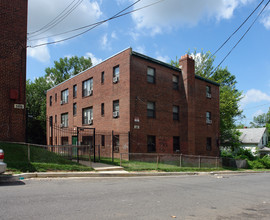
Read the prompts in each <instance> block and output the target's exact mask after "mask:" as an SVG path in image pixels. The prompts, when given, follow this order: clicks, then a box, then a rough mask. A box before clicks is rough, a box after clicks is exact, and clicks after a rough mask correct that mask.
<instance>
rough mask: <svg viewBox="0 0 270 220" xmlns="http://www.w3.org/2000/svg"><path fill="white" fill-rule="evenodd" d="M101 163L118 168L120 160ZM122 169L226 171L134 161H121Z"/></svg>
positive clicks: (102, 159)
mask: <svg viewBox="0 0 270 220" xmlns="http://www.w3.org/2000/svg"><path fill="white" fill-rule="evenodd" d="M100 162H101V163H106V164H112V165H116V166H120V159H118V158H114V162H112V159H111V158H105V157H101V158H100ZM121 166H122V167H124V169H125V170H127V171H152V170H157V171H163V172H211V171H219V170H226V169H224V168H221V167H220V168H205V167H202V168H198V167H179V166H177V165H175V164H165V163H159V164H158V166H157V163H156V162H142V161H134V160H130V161H127V160H122V164H121Z"/></svg>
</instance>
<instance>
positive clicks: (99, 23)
mask: <svg viewBox="0 0 270 220" xmlns="http://www.w3.org/2000/svg"><path fill="white" fill-rule="evenodd" d="M140 1H141V0H138V1H136V2H134V3H133V4H131V5H130V6H128V7H126V8H125V9H123V10H121V11H120V12H118V13H117V14H115V15H114V16H112V17H111V18H110V19H109V20H111V19H114V18H115V17H116V16H118V15H119V14H121V13H122V12H124V11H126V10H127V9H129V8H130V7H132V6H133V5H135V4H137V3H138V2H140ZM105 22H106V21H104V22H98V23H97V24H96V25H94V26H93V27H91V28H90V29H88V30H86V31H83V32H81V33H79V34H76V35H73V36H71V37H68V38H65V39H62V40H58V41H52V42H49V43H43V44H39V45H35V46H31V48H35V47H39V46H44V45H49V44H55V43H59V42H63V41H66V40H70V39H72V38H75V37H78V36H80V35H82V34H85V33H86V32H88V31H90V30H92V29H94V28H95V27H97V26H99V25H101V24H103V23H105Z"/></svg>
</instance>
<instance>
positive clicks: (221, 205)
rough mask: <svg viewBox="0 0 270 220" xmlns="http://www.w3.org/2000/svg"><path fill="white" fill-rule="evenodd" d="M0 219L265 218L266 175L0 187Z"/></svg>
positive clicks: (269, 202) (268, 206)
mask: <svg viewBox="0 0 270 220" xmlns="http://www.w3.org/2000/svg"><path fill="white" fill-rule="evenodd" d="M0 219H5V220H7V219H46V220H47V219H65V220H68V219H79V220H83V219H88V220H89V219H91V220H93V219H98V220H103V219H106V220H108V219H147V220H149V219H155V220H156V219H162V220H163V219H270V174H265V173H261V174H239V175H223V176H221V175H216V176H177V177H168V176H166V177H131V178H77V179H76V178H72V179H70V178H63V179H60V178H59V179H29V180H24V181H21V182H15V183H14V182H13V183H0Z"/></svg>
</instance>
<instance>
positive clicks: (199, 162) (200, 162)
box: [199, 155, 201, 168]
mask: <svg viewBox="0 0 270 220" xmlns="http://www.w3.org/2000/svg"><path fill="white" fill-rule="evenodd" d="M199 168H201V156H200V155H199Z"/></svg>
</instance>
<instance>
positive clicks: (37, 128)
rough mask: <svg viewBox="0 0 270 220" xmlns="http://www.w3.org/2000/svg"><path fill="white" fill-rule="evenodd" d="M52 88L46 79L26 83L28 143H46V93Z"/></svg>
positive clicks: (41, 78) (40, 78)
mask: <svg viewBox="0 0 270 220" xmlns="http://www.w3.org/2000/svg"><path fill="white" fill-rule="evenodd" d="M52 86H53V84H52V83H51V82H48V81H47V80H46V78H45V77H39V78H36V79H35V80H34V82H31V81H30V80H27V81H26V109H27V138H28V142H31V143H38V144H45V143H46V91H47V90H48V89H50V88H51V87H52Z"/></svg>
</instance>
